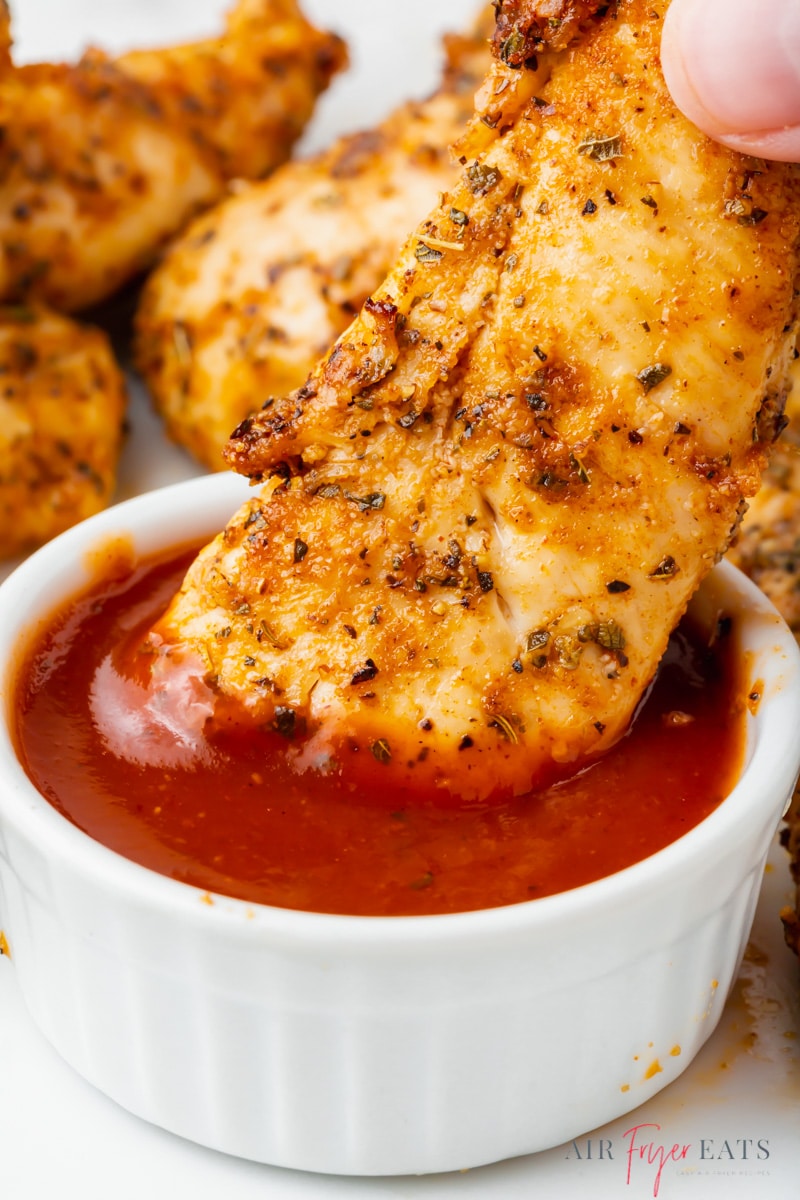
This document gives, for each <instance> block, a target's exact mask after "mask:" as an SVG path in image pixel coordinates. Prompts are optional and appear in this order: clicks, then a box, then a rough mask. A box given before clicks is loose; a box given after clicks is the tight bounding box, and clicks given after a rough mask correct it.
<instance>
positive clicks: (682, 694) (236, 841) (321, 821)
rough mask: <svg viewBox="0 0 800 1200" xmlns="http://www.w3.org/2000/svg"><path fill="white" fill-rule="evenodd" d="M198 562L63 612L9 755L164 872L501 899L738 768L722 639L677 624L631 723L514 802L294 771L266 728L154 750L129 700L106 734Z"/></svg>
mask: <svg viewBox="0 0 800 1200" xmlns="http://www.w3.org/2000/svg"><path fill="white" fill-rule="evenodd" d="M191 557H192V555H191V553H188V552H185V553H182V554H180V555H178V556H176V555H174V554H173V555H172V556H171V557H170V558H169V559H161V560H153V561H150V562H145V563H143V564H141V565H140V566H138V567H137V568H136V569H135V570H134V571H133V572H132V573H130V574H127V575H126V576H125V577H124V578H113V579H106V580H101V581H99V582H98V583H97V584H96V586H94V587H93V588H92V589H91V590H90V591H89V592H88V593H87V594H85V595H83V596H81V597H79V598H78V599H76V600H75V601H73V602H72V603H71V604H69V605H68V606H66V607H65V608H64V610H63V611H62V612H61V613H59V614H57V615H56V616H55V618H54V620H53V623H52V625H51V626H50V628H49V629H48V630H47V631H46V632H45V633H44V634H43V635H41V636H40V637H39V639H38V641H37V642H36V644H35V645H34V646H33V647H32V649H31V651H30V652H29V654H28V656H27V658H26V660H25V662H24V664H23V666H22V669H21V671H20V673H19V682H18V695H17V720H16V735H17V743H18V751H19V754H20V758H21V761H22V763H23V766H24V767H25V770H26V771H27V773H28V775H29V776H30V778H31V779H32V781H33V782H34V783H35V785H36V786H37V787H38V788H39V790H40V791H41V792H42V794H43V795H44V796H46V797H47V799H48V800H49V801H50V802H51V803H52V804H53V805H54V806H55V807H56V808H57V809H58V810H59V811H60V812H62V813H63V814H64V815H65V816H66V817H67V818H68V819H69V820H70V821H72V822H73V823H74V824H75V825H77V826H78V827H79V828H81V829H83V830H84V831H85V832H86V833H88V834H90V835H91V836H92V837H93V838H95V839H97V840H98V841H99V842H102V843H103V844H104V845H106V846H109V847H111V848H112V849H113V850H116V851H118V852H119V853H120V854H123V855H125V856H126V857H127V858H130V859H133V860H135V861H136V862H139V863H141V864H143V865H144V866H147V867H150V868H152V869H153V870H155V871H159V872H161V873H162V874H164V875H168V876H171V877H172V878H174V879H179V880H183V881H184V882H186V883H190V884H194V885H195V886H197V887H199V888H202V889H204V890H207V891H209V892H218V893H222V894H225V895H230V896H237V897H239V898H241V899H243V900H247V901H251V902H258V903H264V904H273V905H278V906H281V907H284V908H298V909H307V910H310V911H315V912H330V913H350V914H362V915H376V916H377V915H380V916H384V915H410V914H424V913H444V912H458V911H467V910H471V909H478V908H492V907H495V906H498V905H504V904H513V903H517V902H519V901H524V900H531V899H534V898H536V897H540V896H546V895H548V894H551V893H554V892H559V891H564V890H566V889H568V888H573V887H576V886H578V885H580V884H584V883H588V882H590V881H592V880H595V879H598V878H600V877H602V876H605V875H609V874H611V873H613V872H615V871H618V870H620V869H622V868H624V867H626V866H629V865H631V864H632V863H635V862H638V861H639V860H641V859H643V858H646V857H647V856H648V855H650V854H653V853H654V852H655V851H657V850H659V849H661V848H662V847H664V846H665V845H667V844H668V843H670V842H672V841H674V840H675V839H676V838H678V837H680V836H681V835H682V834H684V833H686V832H687V831H688V830H689V829H691V828H692V827H693V826H694V825H696V824H697V823H698V822H699V821H701V820H702V819H703V818H704V817H705V816H707V815H708V814H709V813H710V812H711V811H712V810H713V809H714V808H715V807H716V805H717V804H719V802H720V801H721V800H722V799H723V798H724V797H725V795H726V794H727V793H728V791H729V790H730V788H731V787H732V785H733V783H734V782H735V779H736V776H737V773H738V770H739V767H740V764H741V761H742V754H743V748H744V708H745V705H744V684H743V681H741V680H737V679H736V678H734V675H733V670H732V667H731V662H730V659H731V655H730V654H729V653H726V647H727V645H728V643H729V641H730V639H729V637H727V636H722V637H719V638H717V639H716V640H715V645H714V647H713V648H709V646H708V645H707V644H706V640H702V639H701V638H700V636H699V634H698V633H697V631H696V630H693V629H692V627H691V626H690V625H688V624H685V623H684V624H683V625H682V626H681V627H680V628H679V630H678V631H677V632H676V633H675V634H674V635H673V637H672V639H671V641H670V646H669V650H668V652H667V654H666V656H665V659H664V661H663V663H662V666H661V669H660V671H659V674H658V677H657V679H656V681H655V683H654V685H653V687H652V689H651V691H650V694H649V696H648V698H647V700H646V703H645V704H644V705H643V706H642V707H641V709H640V711H639V713H638V714H637V717H636V720H635V721H634V723H633V726H632V728H631V730H630V731H629V733H628V735H627V736H626V737H625V738H624V739H623V740H622V741H621V742H620V743H618V744H617V746H616V747H615V748H614V749H613V750H611V751H610V752H609V753H608V754H607V755H606V756H605V757H604V758H602V759H600V760H599V761H597V762H595V763H593V764H591V765H590V766H584V768H583V769H582V770H580V771H579V772H578V773H577V774H576V775H574V776H573V777H572V778H569V779H566V780H563V781H562V782H560V783H558V784H556V785H554V786H553V787H550V788H548V789H545V790H543V791H540V792H535V793H531V794H529V795H526V796H521V797H517V798H514V799H512V800H508V799H503V800H502V801H496V802H494V803H491V802H488V803H483V804H481V805H480V806H475V805H474V804H473V805H469V806H468V805H463V806H459V805H458V804H453V803H452V798H451V800H450V802H449V803H448V804H447V805H446V806H443V805H436V804H435V803H430V802H428V801H427V800H425V801H423V800H421V799H420V798H419V797H415V796H414V794H413V793H411V792H403V793H396V794H387V791H386V789H382V790H381V791H380V792H379V793H376V791H375V790H373V789H366V788H365V787H364V786H363V785H358V784H357V783H355V782H354V779H353V778H351V777H349V776H348V772H347V769H346V764H345V765H344V766H343V767H341V768H340V770H339V771H338V772H333V773H329V774H326V775H322V774H315V773H312V772H306V773H305V774H298V773H296V772H295V771H294V770H293V769H292V766H291V756H290V743H288V742H287V741H286V739H285V738H282V737H281V736H280V735H279V734H278V733H276V732H274V731H272V730H261V729H250V730H242V729H238V730H237V729H235V728H228V729H227V730H225V729H216V730H214V732H213V733H212V734H210V735H209V734H208V732H207V731H204V730H203V729H202V728H201V731H200V741H199V745H200V749H199V750H198V751H197V752H194V753H189V754H187V753H176V754H173V755H172V756H171V757H170V756H169V755H167V756H166V758H165V757H164V756H163V755H161V757H160V758H159V754H155V755H153V754H149V753H148V746H147V737H148V734H147V730H146V727H145V726H144V724H143V723H141V722H139V723H137V714H136V712H135V706H134V707H133V708H132V709H131V711H129V712H128V713H127V718H126V719H127V722H128V727H127V730H126V732H124V734H123V736H120V737H119V738H117V739H115V745H114V748H113V749H112V748H111V747H110V742H109V739H108V737H107V736H104V734H103V733H102V732H101V729H100V728H99V727H98V722H97V721H96V720H95V714H97V713H98V712H99V711H104V712H105V713H106V715H107V714H108V711H109V710H114V711H115V710H116V708H118V707H119V695H120V694H121V693H126V689H127V693H126V694H129V695H132V696H134V697H135V696H136V695H137V691H136V683H135V681H132V680H126V678H125V665H124V664H125V661H126V659H125V655H124V653H122V652H121V651H120V647H125V646H128V647H131V646H138V645H139V644H140V641H141V639H143V638H144V635H145V633H146V631H147V630H148V628H149V627H150V625H151V624H152V623H153V621H154V620H155V619H156V618H157V617H158V616H159V615H160V613H161V611H163V609H164V607H165V606H166V604H167V603H168V601H169V599H170V597H171V595H172V594H173V593H174V591H175V590H176V588H177V586H178V585H179V583H180V580H181V578H182V575H183V573H184V571H185V569H186V566H187V565H188V562H189V561H190V559H191ZM729 624H730V623H729V622H724V621H723V622H720V626H719V629H720V630H721V631H722V633H723V634H727V633H728V632H729V628H728V626H729ZM129 657H133V656H129ZM148 759H149V760H150V761H149V762H148Z"/></svg>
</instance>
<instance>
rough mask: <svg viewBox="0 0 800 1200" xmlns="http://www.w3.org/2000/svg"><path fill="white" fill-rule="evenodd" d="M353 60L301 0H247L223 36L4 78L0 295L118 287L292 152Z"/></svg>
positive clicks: (87, 296)
mask: <svg viewBox="0 0 800 1200" xmlns="http://www.w3.org/2000/svg"><path fill="white" fill-rule="evenodd" d="M343 59H344V54H343V48H342V43H341V42H340V40H339V39H338V38H336V37H334V36H332V35H330V34H323V33H320V32H318V31H317V30H315V29H314V28H313V27H312V26H311V25H309V23H308V22H307V21H306V20H305V19H304V18H303V17H302V15H301V13H300V10H299V9H298V7H297V4H296V3H295V0H239V3H238V4H237V5H236V6H235V8H234V9H233V10H232V12H231V14H230V16H229V18H228V24H227V29H226V32H225V34H224V35H223V36H222V37H220V38H217V39H213V40H209V41H205V42H198V43H196V44H194V45H187V46H180V47H175V48H172V49H166V50H156V51H142V52H138V53H135V54H126V55H123V56H122V57H120V58H117V59H115V60H112V59H110V58H109V57H107V56H106V55H105V54H103V53H101V52H100V51H97V50H90V51H88V52H87V54H86V55H85V56H84V57H83V58H82V59H81V61H80V62H79V63H78V64H77V65H76V66H65V65H50V64H41V65H35V66H25V67H19V68H10V69H8V68H6V69H5V70H2V71H0V123H2V127H3V131H4V136H3V144H2V147H1V148H0V164H2V182H0V298H5V299H8V298H9V297H12V298H17V297H20V296H26V297H34V298H36V299H38V300H41V301H45V302H47V303H49V304H52V305H53V306H54V307H56V308H58V309H60V310H63V311H73V310H75V309H79V308H83V307H86V306H87V305H90V304H94V303H96V302H97V301H100V300H102V299H103V298H104V297H106V296H108V295H109V294H110V293H111V292H113V291H114V290H115V289H116V288H118V287H119V286H120V284H122V283H124V282H125V281H126V280H127V279H130V278H131V277H132V276H134V275H135V274H137V273H138V272H139V271H141V270H143V269H144V268H146V267H149V266H150V265H151V263H152V262H153V259H154V258H155V257H156V255H157V253H158V251H159V250H160V249H161V247H163V245H164V244H165V243H166V242H167V241H168V240H169V238H171V237H172V236H173V235H174V234H175V233H177V232H178V231H179V230H180V229H181V228H182V226H183V225H184V224H185V222H186V221H187V220H188V219H190V218H191V217H193V216H194V215H195V214H196V213H197V212H198V211H199V210H200V209H202V208H205V207H207V206H208V205H209V204H211V203H213V202H214V201H215V200H217V199H218V198H219V197H220V196H221V195H222V193H223V191H224V190H225V187H226V184H227V182H228V181H229V180H230V179H232V178H237V177H240V176H248V177H258V176H261V175H264V174H265V173H266V172H267V171H269V170H271V169H272V168H274V167H275V166H277V165H278V164H279V163H281V162H283V161H284V160H285V159H286V158H287V157H288V155H289V152H290V150H291V147H292V145H293V144H294V141H295V139H296V138H297V137H298V136H299V134H300V133H301V131H302V129H303V127H304V125H305V124H306V122H307V120H308V118H309V117H310V115H311V112H312V109H313V106H314V101H315V99H316V97H317V95H318V94H319V92H320V91H321V90H322V89H323V88H325V87H326V86H327V84H328V82H329V80H330V78H331V75H332V74H333V72H334V71H336V70H337V69H338V68H339V67H340V66H341V65H342V63H343Z"/></svg>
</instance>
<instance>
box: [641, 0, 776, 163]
mask: <svg viewBox="0 0 800 1200" xmlns="http://www.w3.org/2000/svg"><path fill="white" fill-rule="evenodd" d="M661 60H662V66H663V69H664V76H665V78H666V81H667V86H668V87H669V89H670V91H671V92H672V97H673V99H674V101H675V103H676V104H677V105H678V107H679V108H680V109H681V110H682V111H683V112H684V113H685V114H686V116H687V117H689V119H690V120H691V121H694V123H695V124H696V125H698V126H699V127H700V128H701V129H702V130H704V131H705V132H706V133H708V134H710V136H711V137H713V138H716V139H717V140H718V141H721V142H724V143H725V144H726V145H728V146H731V147H732V148H733V149H734V150H740V151H742V152H743V153H745V154H754V155H756V156H758V157H760V158H776V159H780V160H782V161H784V162H800V3H798V0H672V4H671V5H670V7H669V10H668V12H667V16H666V20H665V22H664V36H663V41H662V46H661Z"/></svg>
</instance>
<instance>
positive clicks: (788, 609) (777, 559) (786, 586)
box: [728, 359, 800, 955]
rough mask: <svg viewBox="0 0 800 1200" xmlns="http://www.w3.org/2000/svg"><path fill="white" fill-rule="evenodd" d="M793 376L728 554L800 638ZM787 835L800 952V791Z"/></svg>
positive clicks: (788, 914)
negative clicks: (771, 446)
mask: <svg viewBox="0 0 800 1200" xmlns="http://www.w3.org/2000/svg"><path fill="white" fill-rule="evenodd" d="M791 380H792V390H791V391H790V393H789V397H788V402H787V405H786V418H787V419H788V425H787V426H786V430H785V431H784V433H783V434H782V436H781V439H780V441H779V442H778V444H777V446H776V448H775V452H774V454H773V456H772V460H771V461H770V464H769V467H768V468H767V471H766V473H765V475H764V478H763V481H762V485H761V489H760V490H759V492H758V494H757V495H756V496H755V497H754V498H753V500H752V501H751V502H750V506H749V508H748V510H747V512H746V513H745V517H744V520H743V521H742V527H741V530H740V532H739V534H738V536H737V539H736V543H735V545H734V546H733V547H732V549H731V550H730V552H729V555H728V557H729V558H730V559H731V560H732V561H733V562H734V563H735V564H736V566H737V567H740V568H741V570H743V571H744V572H745V573H746V574H747V575H749V576H750V578H751V579H752V580H753V582H754V583H756V584H758V586H759V587H760V588H761V589H762V591H764V592H765V593H766V594H767V596H769V598H770V600H771V601H772V603H773V604H774V605H775V607H776V608H777V609H778V611H779V612H780V613H781V615H782V616H783V618H784V619H785V620H786V622H787V624H788V625H789V627H790V628H791V629H792V630H793V631H794V634H795V637H797V638H798V640H800V359H795V361H794V363H793V365H792V369H791ZM782 838H783V842H784V845H785V846H786V848H787V850H788V851H789V855H790V859H791V869H792V876H793V878H794V881H795V884H796V885H797V894H796V898H795V907H794V909H792V908H786V909H784V911H783V912H782V913H781V916H782V918H783V925H784V930H785V933H786V941H787V944H788V945H789V946H790V947H791V949H792V950H794V952H795V954H798V955H800V917H799V916H798V914H800V791H797V792H795V796H794V799H793V801H792V805H791V808H790V810H789V812H788V813H787V815H786V828H785V829H784V831H783V834H782Z"/></svg>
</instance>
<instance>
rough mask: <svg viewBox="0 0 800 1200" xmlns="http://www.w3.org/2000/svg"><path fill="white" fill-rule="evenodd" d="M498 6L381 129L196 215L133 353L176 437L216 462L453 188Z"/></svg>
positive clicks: (145, 310)
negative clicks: (457, 151)
mask: <svg viewBox="0 0 800 1200" xmlns="http://www.w3.org/2000/svg"><path fill="white" fill-rule="evenodd" d="M493 28H494V21H493V20H492V13H491V10H490V9H489V8H488V6H487V8H486V11H485V13H484V14H483V17H482V20H481V21H480V23H479V25H478V27H477V28H476V29H475V31H474V33H473V34H472V35H471V36H470V37H464V38H460V37H448V38H447V39H446V51H447V68H446V71H445V77H444V81H443V84H442V87H441V89H440V90H439V91H438V92H437V93H436V95H434V96H433V97H432V98H431V99H430V100H427V101H425V102H423V103H411V104H406V105H403V106H402V107H401V108H400V109H398V110H397V111H396V112H394V113H393V114H392V115H391V116H390V117H389V118H388V119H387V120H386V121H384V122H383V123H382V124H381V125H379V126H378V127H377V128H376V129H372V130H368V131H365V132H363V133H357V134H354V135H352V136H350V137H345V138H342V139H340V140H339V141H338V142H336V143H335V144H334V145H333V146H332V147H331V149H330V150H328V151H326V152H325V153H323V154H319V155H317V156H316V157H315V158H313V159H311V160H310V161H307V162H295V163H289V164H287V165H286V166H285V167H283V168H282V169H281V170H280V171H278V172H277V173H276V174H275V175H274V176H272V178H270V179H268V180H266V181H265V182H264V183H260V184H256V185H254V186H252V187H249V188H246V189H244V190H243V191H242V192H241V193H239V194H238V195H234V196H232V197H231V198H230V199H228V200H226V201H225V202H224V203H222V204H221V205H219V206H218V207H217V208H215V209H213V210H212V211H211V212H209V213H207V214H205V215H204V216H203V217H201V218H199V220H197V221H196V222H195V223H194V225H193V226H192V227H191V228H190V229H189V230H188V231H187V233H186V234H185V235H184V236H183V237H182V238H181V239H180V241H179V242H177V243H176V245H175V246H174V247H173V248H172V249H171V250H170V251H169V252H168V254H167V257H166V259H165V261H164V262H163V264H162V265H161V266H160V267H159V268H158V270H156V271H155V272H154V274H153V275H152V276H151V278H150V280H149V281H148V284H147V285H146V287H145V290H144V293H143V296H142V301H141V305H140V308H139V313H138V316H137V329H138V354H137V359H138V366H139V369H140V370H141V372H142V374H143V375H144V377H145V380H146V381H147V384H148V386H149V389H150V392H151V394H152V396H153V398H154V400H155V403H156V406H157V408H158V409H159V411H160V412H161V413H162V414H163V416H164V418H165V420H166V423H167V428H168V430H169V432H170V434H171V435H172V437H173V438H175V440H176V441H178V442H179V443H181V444H182V445H184V446H186V448H187V449H188V450H190V451H191V452H192V453H193V454H194V455H196V457H197V458H199V459H200V461H201V462H203V463H205V464H206V465H207V466H209V467H211V468H212V469H219V468H220V467H221V466H224V462H223V459H222V447H223V446H224V444H225V442H226V441H227V439H228V437H229V436H230V433H231V430H232V429H233V428H234V427H235V426H236V425H238V424H239V422H240V421H241V420H243V418H244V417H245V416H247V414H248V413H250V412H251V411H252V410H253V409H254V408H258V407H260V405H261V404H262V403H263V401H264V400H265V399H266V398H267V397H268V396H272V395H285V394H286V392H288V391H290V390H291V389H292V388H295V387H298V386H299V385H300V384H301V383H302V382H303V380H304V379H305V378H306V376H307V374H308V372H309V370H310V369H311V366H312V364H313V362H314V360H315V359H316V358H317V357H318V356H319V355H320V354H321V353H323V351H324V350H325V349H327V347H328V346H330V344H331V342H332V341H333V340H334V338H336V337H337V336H338V335H339V334H340V333H341V332H342V330H343V329H345V328H346V326H347V325H348V324H349V323H350V321H351V320H352V318H353V315H354V314H355V313H356V312H358V310H359V309H360V307H361V305H362V304H363V303H364V301H365V300H366V298H367V296H368V295H369V294H370V292H371V291H372V290H373V288H375V287H377V286H378V284H379V283H380V281H381V280H382V279H383V277H384V275H385V274H386V272H387V270H388V269H389V267H390V265H391V264H392V262H393V261H394V259H395V257H396V255H397V252H398V249H399V247H400V245H401V244H402V242H403V239H404V238H405V237H406V235H407V234H408V231H409V229H412V228H413V227H414V225H415V223H416V222H417V220H418V219H419V217H420V216H421V215H422V214H423V213H425V212H427V211H428V210H429V209H430V207H431V206H432V205H433V204H434V203H435V202H436V197H437V195H438V193H439V192H441V191H443V190H445V189H447V188H449V187H450V186H451V185H452V183H453V182H454V179H455V174H456V173H455V169H454V167H453V165H452V162H451V159H450V153H449V145H450V143H451V142H452V141H454V140H455V139H456V137H458V136H459V135H460V134H461V133H462V132H463V129H464V126H465V124H466V122H467V120H468V118H469V117H471V115H472V112H473V103H472V97H473V92H474V90H475V87H476V86H477V83H478V81H479V80H480V79H482V78H483V76H484V74H485V73H486V70H487V69H488V66H489V61H490V55H489V45H488V40H487V39H488V38H489V36H490V35H491V32H492V30H493Z"/></svg>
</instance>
